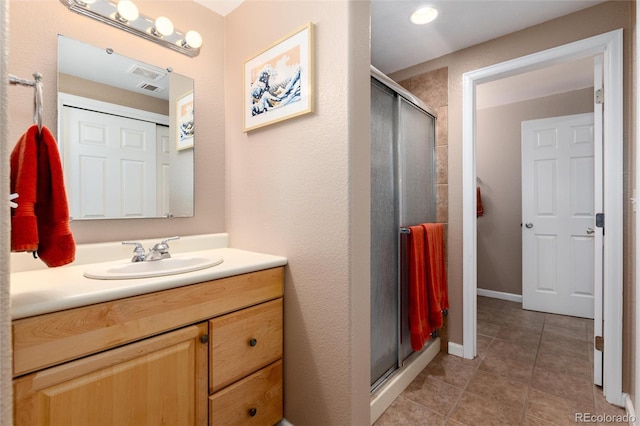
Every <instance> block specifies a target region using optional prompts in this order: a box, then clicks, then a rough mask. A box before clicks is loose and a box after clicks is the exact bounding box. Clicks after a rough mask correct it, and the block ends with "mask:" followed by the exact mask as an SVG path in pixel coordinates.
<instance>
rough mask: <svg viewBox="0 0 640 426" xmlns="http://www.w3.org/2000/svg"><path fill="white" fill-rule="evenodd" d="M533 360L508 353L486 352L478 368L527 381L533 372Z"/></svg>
mask: <svg viewBox="0 0 640 426" xmlns="http://www.w3.org/2000/svg"><path fill="white" fill-rule="evenodd" d="M533 364H534V360H533V359H532V360H527V359H519V358H515V357H511V356H509V355H508V354H500V353H488V354H487V355H486V356H485V357H484V359H483V360H482V362H481V363H480V366H479V367H478V369H480V370H483V371H486V372H489V373H493V374H495V375H497V376H502V377H508V378H510V379H512V380H517V381H519V382H523V383H528V382H529V380H530V379H531V374H532V373H533Z"/></svg>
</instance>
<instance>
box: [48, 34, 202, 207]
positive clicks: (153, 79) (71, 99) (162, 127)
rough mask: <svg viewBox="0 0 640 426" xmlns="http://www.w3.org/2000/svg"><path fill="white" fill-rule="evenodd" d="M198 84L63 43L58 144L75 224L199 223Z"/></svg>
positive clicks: (107, 51) (93, 49)
mask: <svg viewBox="0 0 640 426" xmlns="http://www.w3.org/2000/svg"><path fill="white" fill-rule="evenodd" d="M193 96H194V92H193V80H192V79H191V78H189V77H185V76H183V75H179V74H176V73H173V72H171V70H170V69H163V68H159V67H157V66H153V65H149V64H146V63H143V62H140V61H138V60H136V59H132V58H127V57H124V56H122V55H118V54H116V53H114V52H113V51H112V50H111V49H101V48H98V47H95V46H91V45H89V44H86V43H83V42H79V41H77V40H73V39H71V38H68V37H65V36H62V35H59V36H58V143H59V146H60V153H61V157H62V163H63V169H64V178H65V185H66V189H67V198H68V200H69V213H70V216H71V217H72V219H73V220H82V219H120V218H126V219H130V218H152V217H169V218H171V217H190V216H193V205H194V203H193V165H194V157H193V154H194V152H193V150H194V148H193V146H194V138H195V137H194V120H193V117H194V115H193Z"/></svg>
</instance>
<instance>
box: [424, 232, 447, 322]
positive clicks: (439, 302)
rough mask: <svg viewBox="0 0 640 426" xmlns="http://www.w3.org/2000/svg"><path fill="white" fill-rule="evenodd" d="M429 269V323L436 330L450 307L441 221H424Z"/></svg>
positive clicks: (427, 267) (427, 268)
mask: <svg viewBox="0 0 640 426" xmlns="http://www.w3.org/2000/svg"><path fill="white" fill-rule="evenodd" d="M422 227H423V228H424V231H425V239H426V242H425V246H426V264H427V266H426V270H427V274H426V275H427V301H428V303H429V324H430V326H431V329H433V330H435V329H438V328H440V327H442V323H443V320H442V311H443V310H445V309H449V295H448V291H447V290H448V289H447V268H446V264H445V258H444V228H443V226H442V224H441V223H424V224H422Z"/></svg>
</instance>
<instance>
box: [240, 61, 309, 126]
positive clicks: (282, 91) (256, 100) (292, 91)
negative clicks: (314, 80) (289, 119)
mask: <svg viewBox="0 0 640 426" xmlns="http://www.w3.org/2000/svg"><path fill="white" fill-rule="evenodd" d="M301 72H302V67H301V66H300V65H298V66H296V67H295V69H294V72H293V75H292V76H290V77H287V78H285V79H283V80H281V81H272V80H275V78H276V77H277V74H278V72H277V70H276V69H274V68H273V67H272V66H271V65H269V64H267V65H265V67H264V68H263V69H262V71H260V73H259V74H258V78H257V79H256V80H255V81H254V82H253V83H252V84H251V115H252V116H256V115H258V114H264V113H266V112H268V111H270V110H273V109H276V108H281V107H283V106H286V105H289V104H292V103H294V102H297V101H299V100H300V82H301V79H300V76H301Z"/></svg>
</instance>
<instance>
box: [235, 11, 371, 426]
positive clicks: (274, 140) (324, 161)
mask: <svg viewBox="0 0 640 426" xmlns="http://www.w3.org/2000/svg"><path fill="white" fill-rule="evenodd" d="M283 17H286V19H283ZM265 22H267V23H268V22H277V23H278V25H264V23H265ZM307 22H312V23H313V24H314V25H315V45H314V48H315V49H314V50H315V52H314V56H315V73H316V74H315V75H316V79H315V89H316V98H315V100H316V101H315V112H313V113H312V114H307V115H304V116H300V117H297V118H293V119H289V120H287V121H284V122H281V123H278V124H272V125H270V126H266V127H262V128H259V129H257V130H254V131H251V132H249V133H242V115H241V111H242V108H243V96H242V86H243V84H242V70H243V63H244V61H246V60H247V59H248V58H251V57H252V56H254V55H256V54H257V53H259V52H261V51H262V50H263V49H265V48H267V47H268V46H269V45H270V43H273V42H275V41H276V40H278V39H280V38H281V37H283V36H285V35H287V34H289V33H290V32H292V31H294V30H296V29H297V28H299V27H301V26H302V25H304V24H306V23H307ZM225 26H226V28H225V39H226V56H225V65H226V76H225V80H226V86H227V90H228V92H227V102H226V109H227V111H229V114H228V116H227V121H226V133H227V228H228V231H229V233H230V236H231V244H232V245H233V246H234V247H242V248H245V249H251V250H257V251H267V252H273V253H276V254H280V255H284V256H286V257H287V258H288V260H289V265H288V267H287V271H286V276H285V308H284V309H285V312H284V315H285V336H284V342H285V348H284V359H285V363H284V368H285V370H284V377H285V395H284V397H285V417H286V418H287V419H288V420H289V421H290V422H292V423H293V424H296V425H366V424H368V422H369V375H370V372H369V357H370V349H369V335H370V330H369V303H370V302H369V300H370V299H369V298H370V293H369V256H370V254H369V206H370V197H369V192H370V190H369V175H370V160H369V156H370V152H369V109H370V107H369V105H370V93H369V91H370V88H369V63H370V58H369V5H368V3H367V2H361V1H357V2H349V1H332V2H330V3H327V2H326V1H305V2H301V1H250V2H246V3H243V4H242V5H241V6H240V7H239V8H238V9H236V10H234V11H233V12H232V13H231V14H229V15H227V17H226V20H225ZM252 26H255V28H257V29H259V31H258V33H259V36H257V37H253V36H251V37H247V31H250V29H251V27H252ZM354 76H355V77H356V78H354Z"/></svg>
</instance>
